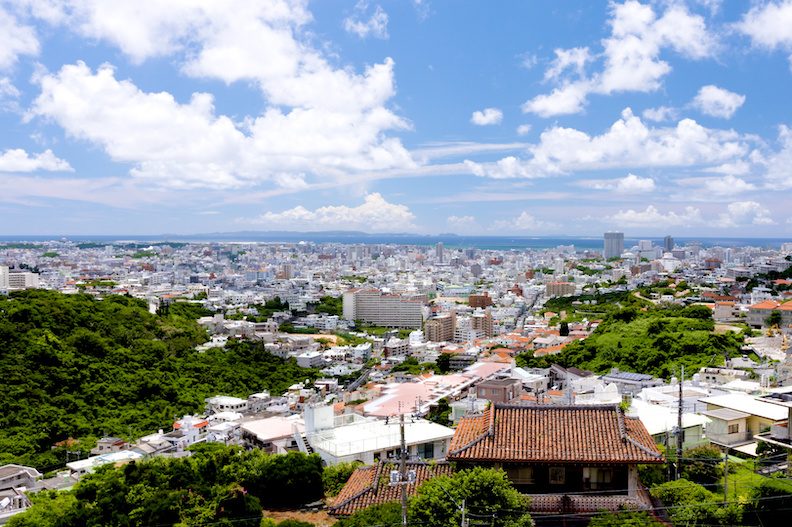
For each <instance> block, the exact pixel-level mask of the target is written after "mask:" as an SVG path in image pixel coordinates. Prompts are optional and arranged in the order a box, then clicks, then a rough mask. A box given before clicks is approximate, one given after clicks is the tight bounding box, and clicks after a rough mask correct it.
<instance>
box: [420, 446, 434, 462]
mask: <svg viewBox="0 0 792 527" xmlns="http://www.w3.org/2000/svg"><path fill="white" fill-rule="evenodd" d="M418 456H419V457H421V458H423V459H432V458H433V457H434V443H424V444H422V445H418Z"/></svg>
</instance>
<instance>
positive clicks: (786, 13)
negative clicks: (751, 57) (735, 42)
mask: <svg viewBox="0 0 792 527" xmlns="http://www.w3.org/2000/svg"><path fill="white" fill-rule="evenodd" d="M736 27H737V29H738V31H740V32H742V33H743V34H745V35H747V36H749V37H750V38H751V41H752V42H753V44H754V45H755V46H759V47H763V48H767V49H776V48H782V49H787V50H789V49H792V0H782V1H778V2H766V3H761V4H757V5H755V6H754V7H752V8H751V9H750V10H749V11H748V12H747V13H745V14H744V15H743V17H742V19H741V20H740V22H738V23H737V24H736Z"/></svg>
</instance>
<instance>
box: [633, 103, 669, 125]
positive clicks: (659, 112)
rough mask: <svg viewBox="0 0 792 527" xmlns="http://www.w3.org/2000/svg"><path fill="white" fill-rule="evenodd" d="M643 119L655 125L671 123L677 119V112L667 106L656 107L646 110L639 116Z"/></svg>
mask: <svg viewBox="0 0 792 527" xmlns="http://www.w3.org/2000/svg"><path fill="white" fill-rule="evenodd" d="M641 115H642V116H643V118H644V119H646V120H648V121H654V122H657V123H661V122H665V121H673V120H675V119H676V118H677V115H678V112H677V111H676V109H675V108H669V107H668V106H658V107H657V108H647V109H646V110H644V111H643V113H642V114H641Z"/></svg>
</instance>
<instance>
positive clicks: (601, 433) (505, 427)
mask: <svg viewBox="0 0 792 527" xmlns="http://www.w3.org/2000/svg"><path fill="white" fill-rule="evenodd" d="M447 459H448V460H449V461H512V462H521V463H581V462H586V463H622V464H624V463H661V462H662V461H663V457H662V454H661V453H660V452H659V451H658V450H657V447H656V446H655V443H654V440H653V439H652V436H650V435H649V432H647V431H646V428H645V427H644V425H643V424H642V423H641V421H639V420H638V419H631V418H628V417H625V416H624V413H623V412H622V411H621V409H620V408H619V407H618V406H615V405H602V406H597V405H590V406H517V405H508V404H496V405H494V406H491V407H490V408H488V409H487V410H486V411H485V412H484V413H483V414H482V415H480V416H475V417H463V418H462V420H461V421H460V422H459V426H458V427H457V429H456V431H455V432H454V437H453V439H452V440H451V446H450V448H449V451H448V454H447Z"/></svg>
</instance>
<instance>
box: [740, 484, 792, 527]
mask: <svg viewBox="0 0 792 527" xmlns="http://www.w3.org/2000/svg"><path fill="white" fill-rule="evenodd" d="M790 510H792V484H790V483H789V482H787V481H783V480H778V479H771V478H766V479H763V480H762V482H761V483H760V484H759V485H757V486H756V487H755V488H754V489H753V491H752V492H751V502H750V503H749V505H748V514H747V515H746V516H747V518H748V519H753V518H756V520H757V522H758V523H759V525H786V524H787V522H788V521H789V511H790ZM752 516H753V518H752Z"/></svg>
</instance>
